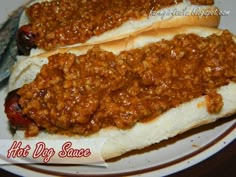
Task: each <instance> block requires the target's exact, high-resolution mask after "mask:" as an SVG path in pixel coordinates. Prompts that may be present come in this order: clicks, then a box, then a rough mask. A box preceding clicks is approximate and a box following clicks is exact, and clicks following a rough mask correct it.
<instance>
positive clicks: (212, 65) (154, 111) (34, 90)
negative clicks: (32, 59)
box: [18, 31, 236, 135]
mask: <svg viewBox="0 0 236 177" xmlns="http://www.w3.org/2000/svg"><path fill="white" fill-rule="evenodd" d="M230 81H233V82H236V44H235V43H234V42H233V40H232V35H231V34H230V33H229V32H228V31H224V33H223V34H222V35H221V36H216V35H212V36H209V37H207V38H201V37H199V36H196V35H194V34H189V35H177V36H176V37H175V38H174V39H173V40H171V41H166V40H163V41H161V42H157V43H153V44H150V45H147V46H145V47H143V48H140V49H134V50H130V51H123V52H121V53H120V54H119V55H117V56H116V55H114V54H113V53H110V52H107V51H102V50H100V49H99V48H97V47H95V48H93V49H91V50H89V51H88V53H87V54H85V55H82V56H75V55H74V54H68V53H67V54H57V55H54V56H51V57H50V58H49V64H47V65H44V66H43V67H42V69H41V72H40V73H39V74H38V75H37V77H36V79H35V81H33V82H32V83H30V84H28V85H25V86H23V87H22V88H21V89H20V90H19V91H18V94H19V95H20V96H21V98H20V105H21V106H22V108H23V113H24V114H25V115H27V116H28V117H30V118H32V119H33V120H34V121H35V122H36V124H37V125H38V126H41V127H44V128H45V129H46V130H47V131H49V132H51V133H60V134H69V135H71V134H81V135H88V134H91V133H94V132H96V131H98V130H100V129H101V128H104V127H108V126H116V127H118V128H121V129H127V128H131V127H132V126H134V125H135V124H136V123H137V122H145V121H149V120H151V119H153V118H155V117H157V116H158V115H160V114H162V113H163V112H165V111H167V110H169V109H170V108H174V107H177V106H178V105H180V104H181V103H184V102H187V101H190V100H192V99H193V98H197V97H200V96H202V95H207V103H208V104H207V106H208V111H209V112H210V113H217V112H219V111H220V110H221V108H222V106H223V102H222V98H221V95H219V94H217V93H216V88H218V87H220V86H223V85H227V84H228V83H229V82H230ZM176 119H181V117H176Z"/></svg>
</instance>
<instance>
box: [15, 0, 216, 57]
mask: <svg viewBox="0 0 236 177" xmlns="http://www.w3.org/2000/svg"><path fill="white" fill-rule="evenodd" d="M217 12H218V9H217V7H215V6H214V1H199V0H197V1H193V0H168V1H164V0H158V1H154V0H149V1H142V0H131V1H126V0H122V1H109V0H105V1H104V0H102V1H101V0H96V1H83V0H80V1H76V3H75V1H73V0H61V1H58V0H50V1H44V0H43V1H34V2H33V3H32V4H31V5H30V6H29V7H28V8H26V10H25V12H24V13H23V15H22V18H21V21H20V24H19V27H20V29H19V32H18V35H17V36H18V37H17V41H18V46H19V49H20V50H21V51H22V53H24V54H29V53H30V51H31V48H32V49H33V48H35V47H36V50H32V51H31V55H35V53H36V54H37V53H40V52H43V51H45V50H51V49H55V48H58V47H70V45H76V46H78V45H84V44H94V43H101V42H105V41H112V40H115V39H119V38H124V37H125V36H126V37H127V36H129V35H130V34H135V33H139V32H142V31H145V30H149V29H151V28H170V27H176V26H181V25H199V26H211V27H217V26H218V24H219V20H220V17H219V16H218V15H217ZM29 36H30V38H31V39H30V40H28V42H27V41H26V40H25V39H26V38H27V39H29ZM32 41H33V42H34V45H32ZM29 46H30V48H29Z"/></svg>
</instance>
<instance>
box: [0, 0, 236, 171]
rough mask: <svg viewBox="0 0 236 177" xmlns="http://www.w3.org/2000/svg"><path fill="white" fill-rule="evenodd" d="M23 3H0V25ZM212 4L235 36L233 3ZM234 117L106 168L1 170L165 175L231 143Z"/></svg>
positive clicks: (235, 133) (4, 129)
mask: <svg viewBox="0 0 236 177" xmlns="http://www.w3.org/2000/svg"><path fill="white" fill-rule="evenodd" d="M26 1H27V0H24V1H23V0H11V1H5V0H0V17H1V18H0V22H3V21H4V20H5V19H6V18H7V16H8V14H9V13H10V12H11V11H13V10H14V9H16V8H17V7H18V6H19V5H21V4H23V3H24V2H26ZM215 2H216V5H217V6H218V7H220V9H222V10H225V11H230V15H229V16H222V17H221V24H220V28H223V29H229V30H230V31H231V32H233V33H235V34H236V26H234V25H235V23H234V18H235V16H236V11H235V9H234V7H236V1H233V0H227V1H223V0H216V1H215ZM5 96H6V92H5V90H4V89H3V90H0V115H1V117H0V119H1V124H0V129H1V133H0V134H1V135H0V138H1V137H10V132H9V130H8V123H7V120H6V117H5V114H4V108H3V104H4V98H5ZM235 117H236V116H233V117H232V118H229V119H225V120H220V121H218V122H216V123H214V124H211V125H207V126H203V127H202V128H198V129H195V130H192V131H190V132H187V133H185V134H183V135H180V136H178V137H176V138H173V139H170V140H168V141H165V142H162V143H160V144H158V145H154V146H152V147H149V148H147V149H145V150H142V151H136V152H133V153H129V154H128V155H125V156H123V157H122V158H119V159H115V160H113V161H109V162H108V167H107V168H105V167H91V166H79V165H58V166H55V165H4V166H1V168H3V169H5V170H7V171H10V172H12V173H15V174H18V175H23V176H51V175H56V176H59V175H60V176H65V175H83V176H113V175H115V174H116V175H139V176H166V175H168V174H172V173H174V172H177V171H180V170H183V169H185V168H188V167H190V166H193V165H195V164H197V163H199V162H201V161H203V160H204V159H206V158H208V157H210V156H212V155H213V154H215V153H216V152H218V151H219V150H221V149H223V148H224V147H225V146H227V145H228V144H229V143H230V142H232V141H233V140H234V139H235V137H236V130H235V123H236V120H235Z"/></svg>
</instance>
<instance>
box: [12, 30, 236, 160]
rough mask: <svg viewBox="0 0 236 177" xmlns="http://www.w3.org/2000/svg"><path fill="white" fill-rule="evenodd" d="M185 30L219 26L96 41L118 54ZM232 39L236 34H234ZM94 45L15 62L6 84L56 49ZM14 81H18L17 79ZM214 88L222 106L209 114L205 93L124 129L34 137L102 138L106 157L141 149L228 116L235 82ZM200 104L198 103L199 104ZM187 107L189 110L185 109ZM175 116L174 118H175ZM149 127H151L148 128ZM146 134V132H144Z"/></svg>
mask: <svg viewBox="0 0 236 177" xmlns="http://www.w3.org/2000/svg"><path fill="white" fill-rule="evenodd" d="M183 33H184V34H189V33H194V34H196V35H199V36H202V37H207V36H209V35H211V34H216V35H220V34H221V33H222V30H220V29H215V28H207V27H192V26H183V27H178V28H171V29H152V30H150V31H145V32H143V33H141V34H139V35H131V36H130V37H129V38H125V39H119V40H116V41H112V42H107V43H104V44H99V47H101V48H102V49H103V50H107V51H110V52H113V53H115V54H119V53H120V52H121V51H123V50H130V49H134V48H139V47H142V46H144V45H146V44H149V43H152V42H158V41H161V40H162V39H166V40H170V39H172V38H173V37H174V36H175V35H176V34H183ZM234 41H236V38H235V37H234ZM92 47H94V45H87V46H78V47H73V48H64V49H57V50H55V51H53V52H52V51H50V52H47V53H43V54H40V55H38V56H34V57H31V58H27V59H24V60H21V61H19V62H17V64H16V67H15V69H14V71H13V73H12V75H11V78H10V82H9V87H10V90H12V89H15V88H17V87H21V85H20V84H24V83H25V78H26V77H28V76H29V77H30V79H29V82H30V81H31V80H33V79H34V77H35V75H36V74H37V73H38V72H39V70H40V68H41V66H42V65H43V64H45V63H47V57H48V56H50V55H52V54H55V53H57V52H70V53H74V54H76V55H82V54H84V53H86V51H87V50H89V49H90V48H92ZM17 82H18V83H17ZM217 92H218V93H219V94H221V96H222V100H223V103H224V106H223V108H222V110H221V111H220V112H219V113H217V114H210V113H209V112H208V111H207V103H206V102H207V101H206V97H205V96H202V97H199V98H196V99H193V100H191V101H189V102H186V103H184V104H181V105H180V106H178V107H176V108H172V109H170V110H168V111H167V112H165V113H163V114H162V115H160V116H158V117H156V118H155V119H153V120H151V121H149V122H146V123H137V124H136V125H135V126H134V127H132V128H131V129H127V130H121V129H118V128H117V127H108V128H105V129H101V130H100V131H99V132H97V133H95V134H93V135H90V136H86V137H84V136H73V137H66V136H62V135H51V134H47V133H46V132H41V133H40V134H39V135H38V136H37V137H35V138H32V139H40V138H42V137H44V136H45V135H46V136H47V137H48V139H52V138H53V139H56V138H59V139H61V138H63V137H64V138H67V139H68V138H73V139H79V138H105V139H106V141H105V144H104V146H103V148H102V157H103V158H104V159H110V158H113V157H117V156H120V155H122V154H124V153H126V152H128V151H131V150H135V149H142V148H144V147H147V146H150V145H152V144H155V143H158V142H160V141H162V140H165V139H168V138H170V137H173V136H176V135H177V134H180V133H182V132H185V131H187V130H190V129H192V128H195V127H198V126H201V125H204V124H208V123H211V122H214V121H216V120H217V119H220V118H223V117H227V116H230V115H232V114H235V113H236V106H235V105H236V99H235V98H236V83H234V82H231V83H230V84H228V85H226V86H222V87H220V88H218V90H217ZM199 105H201V106H199ZM188 110H191V111H188ZM177 118H178V119H177ZM150 130H151V131H150ZM147 134H148V136H146V135H147ZM15 138H16V139H17V138H24V136H23V133H22V131H17V133H16V135H15Z"/></svg>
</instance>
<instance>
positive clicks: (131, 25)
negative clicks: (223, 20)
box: [19, 0, 220, 56]
mask: <svg viewBox="0 0 236 177" xmlns="http://www.w3.org/2000/svg"><path fill="white" fill-rule="evenodd" d="M44 1H45V0H36V1H34V2H32V3H31V5H32V4H34V3H36V2H44ZM177 12H178V13H177ZM217 12H218V8H217V7H215V6H214V5H193V4H191V3H190V1H189V0H184V1H183V2H182V3H179V4H176V5H172V6H170V7H166V8H163V9H161V10H159V11H154V12H153V13H151V12H150V14H149V16H148V17H145V18H142V19H138V20H128V21H126V22H125V23H123V24H122V25H121V26H119V27H117V28H114V29H112V30H109V31H107V32H104V33H102V34H100V35H98V36H93V37H91V38H90V39H89V40H87V41H86V42H85V43H76V44H74V45H69V46H68V45H67V46H61V47H66V48H67V47H68V48H70V47H72V46H79V45H87V44H95V43H104V42H106V41H113V40H116V39H120V38H124V37H127V36H129V35H130V34H132V35H135V34H137V33H140V32H143V31H147V30H150V29H152V28H170V27H177V26H182V25H196V26H209V27H217V26H218V25H219V22H220V16H219V15H217ZM209 13H210V14H209ZM151 14H153V15H151ZM158 14H159V15H158ZM178 14H179V15H178ZM207 14H208V15H207ZM28 23H29V20H28V18H27V15H26V13H25V12H24V13H23V14H22V17H21V20H20V24H19V27H21V26H22V25H24V24H28ZM42 52H44V49H39V48H36V49H32V51H31V54H30V55H31V56H33V55H36V54H39V53H42Z"/></svg>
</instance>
